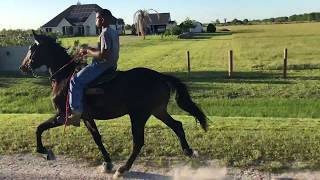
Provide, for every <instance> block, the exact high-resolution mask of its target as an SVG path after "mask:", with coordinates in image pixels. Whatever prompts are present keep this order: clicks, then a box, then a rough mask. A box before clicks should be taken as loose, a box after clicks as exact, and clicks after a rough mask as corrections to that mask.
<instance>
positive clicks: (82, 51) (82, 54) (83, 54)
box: [79, 49, 88, 56]
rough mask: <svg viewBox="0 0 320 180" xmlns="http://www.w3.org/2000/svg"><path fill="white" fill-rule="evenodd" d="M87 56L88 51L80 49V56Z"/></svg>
mask: <svg viewBox="0 0 320 180" xmlns="http://www.w3.org/2000/svg"><path fill="white" fill-rule="evenodd" d="M87 54H88V50H87V49H80V51H79V55H80V56H85V55H87Z"/></svg>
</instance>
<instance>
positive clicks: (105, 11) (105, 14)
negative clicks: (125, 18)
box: [97, 9, 113, 17]
mask: <svg viewBox="0 0 320 180" xmlns="http://www.w3.org/2000/svg"><path fill="white" fill-rule="evenodd" d="M97 13H99V14H100V15H101V16H102V17H113V15H112V13H111V11H109V10H108V9H101V10H99V11H98V12H97Z"/></svg>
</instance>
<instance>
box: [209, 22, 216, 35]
mask: <svg viewBox="0 0 320 180" xmlns="http://www.w3.org/2000/svg"><path fill="white" fill-rule="evenodd" d="M216 31H217V28H216V26H215V25H214V24H212V23H210V24H208V27H207V32H209V33H214V32H216Z"/></svg>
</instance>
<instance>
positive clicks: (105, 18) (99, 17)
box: [96, 9, 115, 28]
mask: <svg viewBox="0 0 320 180" xmlns="http://www.w3.org/2000/svg"><path fill="white" fill-rule="evenodd" d="M114 19H115V17H113V16H112V14H111V12H110V11H109V10H108V9H101V10H100V11H98V12H97V13H96V25H97V27H98V28H101V27H107V26H108V25H110V24H111V23H112V21H113V20H114Z"/></svg>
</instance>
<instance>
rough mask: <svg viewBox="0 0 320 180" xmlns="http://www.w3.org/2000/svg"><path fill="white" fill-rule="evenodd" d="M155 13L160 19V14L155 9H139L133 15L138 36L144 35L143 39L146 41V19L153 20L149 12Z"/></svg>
mask: <svg viewBox="0 0 320 180" xmlns="http://www.w3.org/2000/svg"><path fill="white" fill-rule="evenodd" d="M150 11H154V12H156V13H157V14H158V18H159V19H160V16H159V13H158V12H157V11H156V10H154V9H148V10H147V9H139V10H138V11H136V12H135V13H134V15H133V21H134V23H135V24H136V30H137V32H138V36H140V35H142V36H143V39H146V33H145V32H146V19H147V18H149V20H150V21H151V18H150V16H149V12H150Z"/></svg>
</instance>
